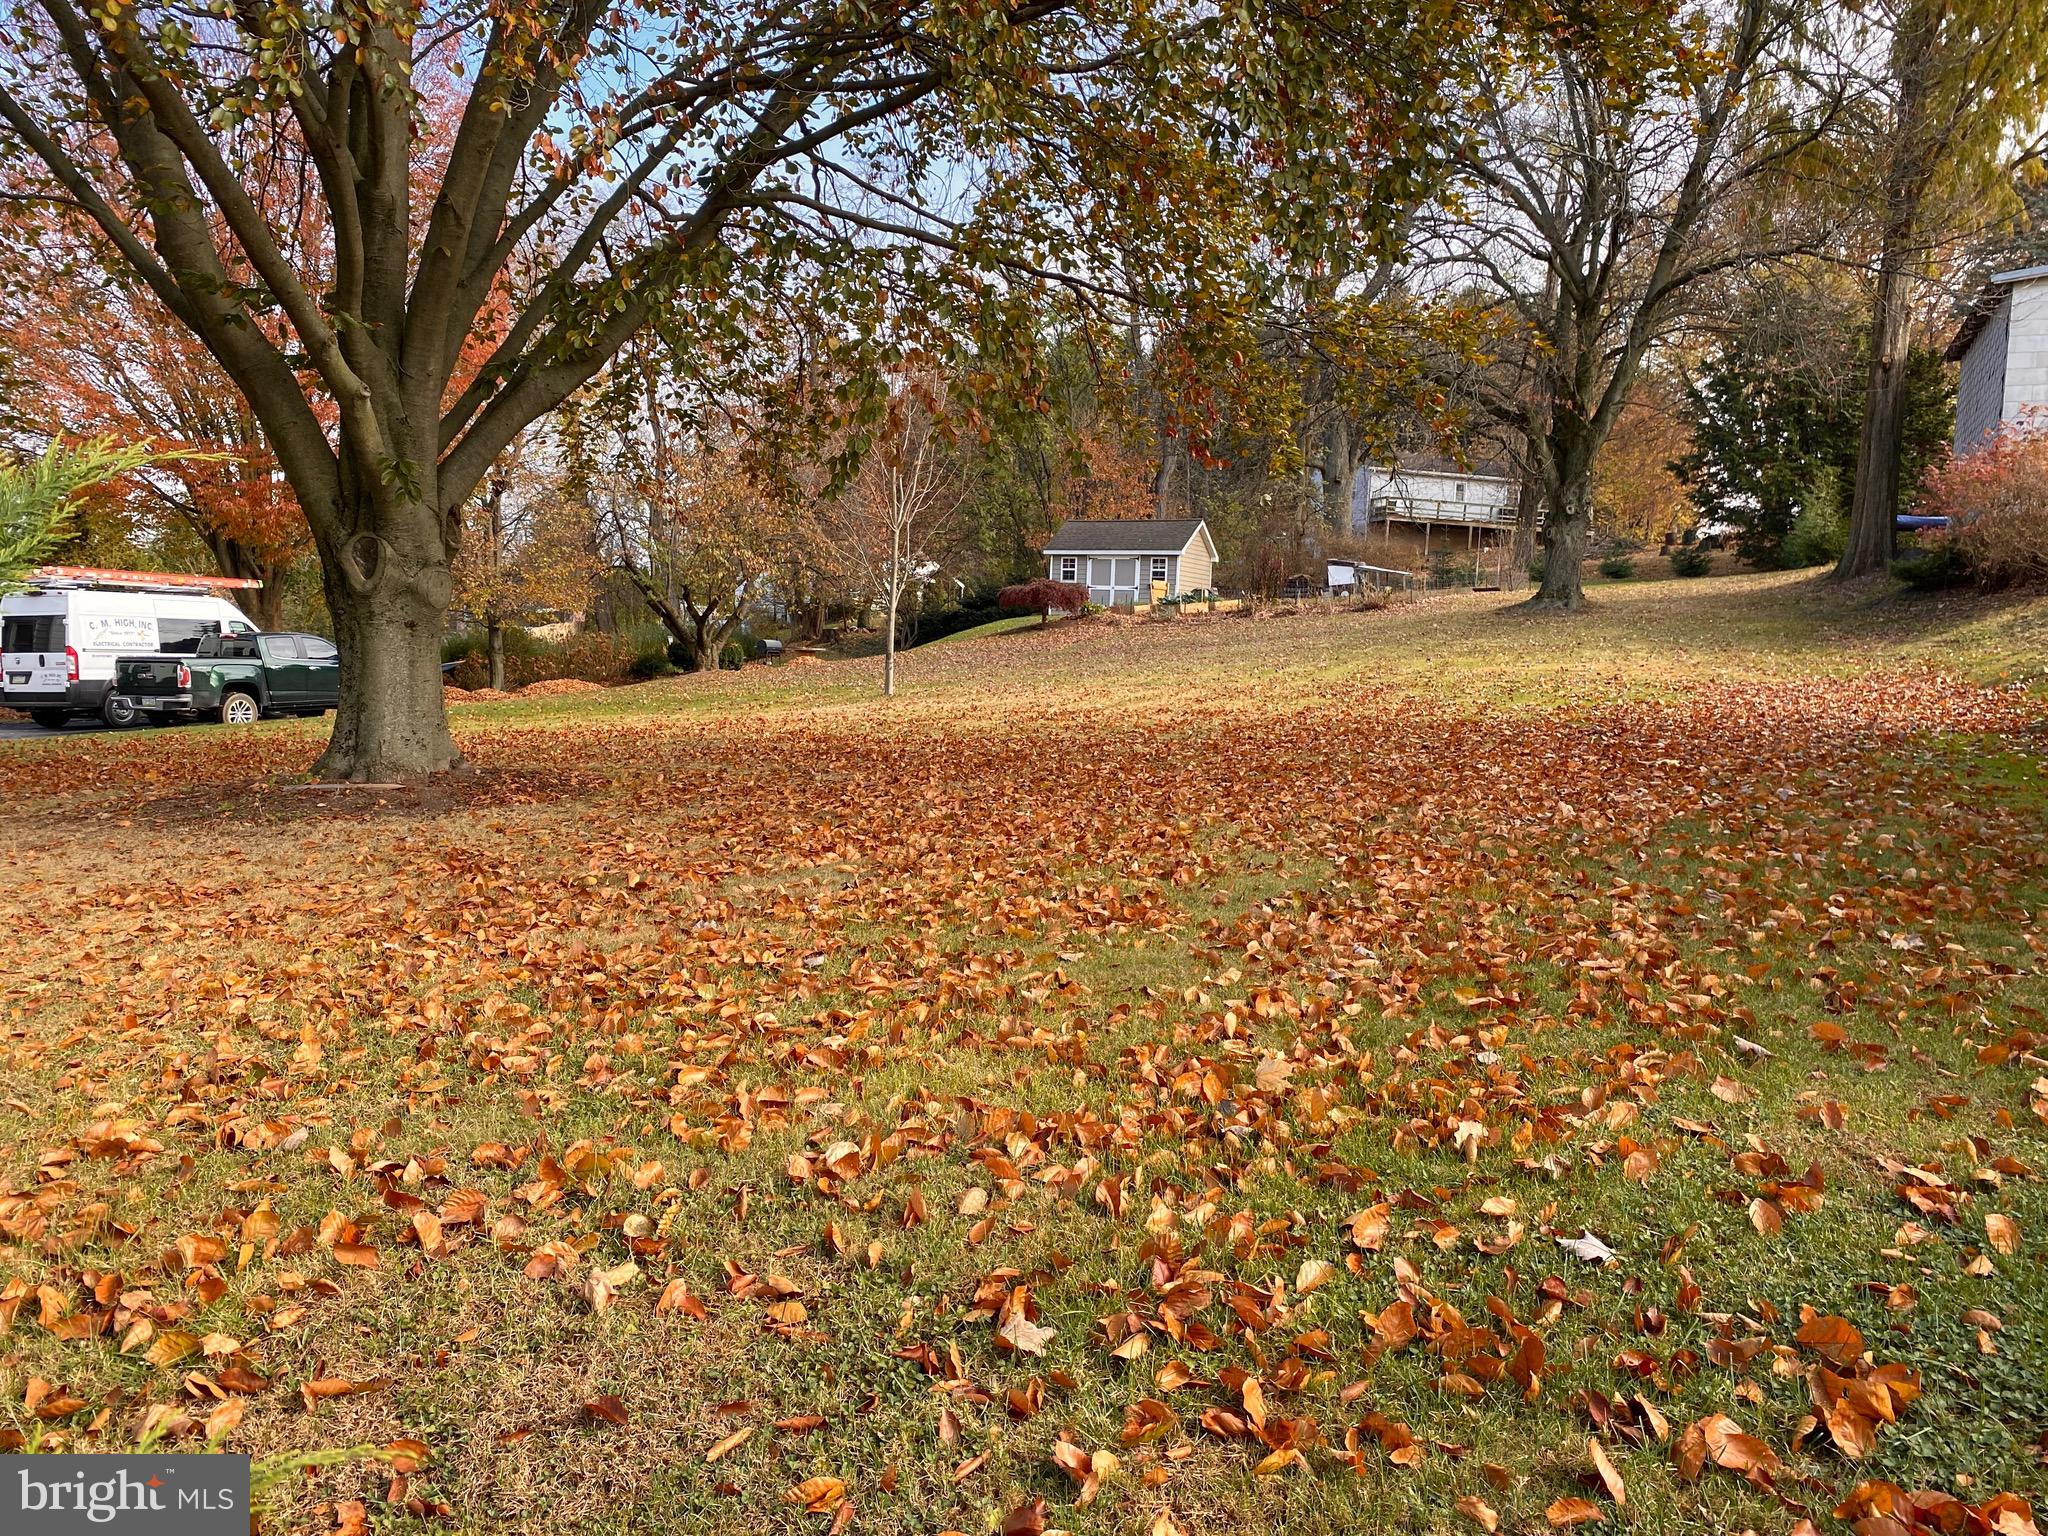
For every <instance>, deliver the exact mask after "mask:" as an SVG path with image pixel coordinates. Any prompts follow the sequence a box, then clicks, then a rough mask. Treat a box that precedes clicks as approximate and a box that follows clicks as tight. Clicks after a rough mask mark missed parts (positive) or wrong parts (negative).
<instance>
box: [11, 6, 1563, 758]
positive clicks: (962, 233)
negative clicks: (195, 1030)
mask: <svg viewBox="0 0 2048 1536" xmlns="http://www.w3.org/2000/svg"><path fill="white" fill-rule="evenodd" d="M1550 16H1551V13H1550V12H1548V11H1547V10H1543V9H1541V8H1536V7H1529V8H1527V10H1526V11H1524V10H1523V9H1522V8H1521V0H1502V3H1501V5H1500V8H1499V9H1496V10H1483V9H1476V8H1469V7H1464V6H1460V5H1458V4H1455V3H1453V0H1402V3H1400V4H1397V5H1394V6H1392V7H1372V8H1367V7H1363V6H1350V5H1346V6H1337V7H1324V6H1311V5H1307V4H1302V3H1297V0H1258V3H1253V4H1248V5H1245V6H1237V7H1228V8H1213V7H1207V6H1200V5H1193V4H1169V5H1165V6H1155V5H1149V4H1129V3H1125V4H1115V5H1109V6H1096V5H1085V6H1084V5H1080V4H1076V3H1065V0H1031V3H1023V4H1016V5H1007V6H995V7H989V6H983V5H979V4H955V3H948V0H912V3H875V0H851V3H840V4H834V5H829V6H823V7H815V8H805V9H802V10H798V11H791V10H788V9H786V8H783V7H781V6H777V5H770V4H766V3H761V0H753V3H748V4H743V5H738V6H727V7H719V8H716V9H714V10H704V9H701V8H696V7H670V6H666V5H647V6H635V7H630V8H612V7H608V6H603V5H598V4H595V3H591V0H559V3H540V0H517V3H510V4H506V5H501V6H497V7H493V8H489V9H484V10H479V9H476V8H473V7H469V6H464V5H455V4H449V3H446V0H400V3H396V4H385V3H377V4H366V3H361V0H345V3H343V4H342V5H340V6H338V7H335V8H329V7H326V6H314V5H312V4H310V3H309V0H282V3H280V4H276V5H271V6H266V7H262V8H252V7H212V6H201V5H197V4H191V3H187V0H140V3H136V4H123V5H116V4H111V3H105V0H100V3H97V4H90V3H88V4H81V3H80V0H23V3H22V4H21V5H20V6H19V7H18V9H17V12H16V26H15V28H14V31H13V34H12V35H11V36H10V38H9V39H8V41H7V42H6V43H5V44H4V45H0V125H4V128H5V130H6V132H7V133H8V134H10V135H11V136H12V137H13V138H14V139H16V140H17V141H18V142H19V143H20V144H21V145H23V146H25V147H26V148H27V149H28V150H29V151H30V152H31V154H32V157H33V163H34V165H35V166H36V168H37V169H36V171H35V173H34V174H28V173H27V172H26V171H24V170H22V169H21V168H17V169H16V171H15V172H14V173H13V174H14V175H15V176H16V178H17V179H18V180H20V181H21V182H22V185H20V186H19V187H17V188H16V189H15V190H16V191H17V193H19V194H22V195H31V196H47V197H50V198H53V199H57V200H60V201H61V202H64V203H68V204H69V205H71V206H73V207H75V208H76V209H77V210H78V211H79V212H80V213H82V214H83V215H84V216H86V217H88V218H90V219H91V220H92V222H93V223H94V224H95V225H96V226H97V228H98V230H99V232H100V234H101V235H102V236H103V238H104V240H105V241H106V242H107V245H108V246H109V248H110V249H112V250H113V251H115V252H117V253H118V257H119V260H120V261H121V262H122V263H123V264H124V265H125V266H126V267H127V268H128V269H129V270H130V271H131V272H132V273H133V274H134V276H135V277H136V278H137V279H139V281H140V282H142V283H143V284H145V285H146V286H147V287H148V288H149V290H150V291H151V292H152V293H153V294H154V295H155V296H156V297H157V298H158V299H159V300H160V301H161V302H162V303H163V305H164V306H165V307H166V308H167V309H168V310H169V311H170V313H171V314H172V315H174V316H175V317H176V319H177V320H178V321H179V323H180V324H182V325H183V326H185V327H186V328H188V329H189V330H190V331H191V332H192V333H193V334H194V335H196V336H197V337H198V338H199V339H200V341H201V342H202V343H203V344H204V345H205V346H206V348H207V349H208V350H209V351H210V352H211V353H212V354H213V355H214V357H215V358H216V359H217V360H218V361H219V363H220V365H221V367H222V368H223V369H224V370H225V371H226V373H227V375H228V377H229V378H231V379H232V380H233V381H234V383H235V385H236V387H237V388H238V389H239V390H240V391H241V393H242V395H243V397H244V398H245V399H246V400H247V401H248V403H249V405H250V407H251V409H252V410H253V412H254V413H255V415H256V418H257V420H258V422H259V424H260V426H261V429H262V431H263V434H264V437H265V439H266V440H267V442H268V444H269V446H270V448H271V451H272V452H274V453H275V455H276V457H277V462H278V464H279V466H280V468H281V470H282V472H283V473H284V475H285V476H286V477H287V479H288V480H289V482H290V484H291V487H292V489H293V490H294V491H295V493H296V494H297V497H298V500H299V502H300V503H301V505H302V506H303V507H304V509H305V513H306V516H307V518H308V520H309V522H310V524H311V527H312V531H313V534H314V537H315V540H316V543H317V546H318V550H319V554H320V558H321V562H322V568H323V573H324V582H325V588H326V594H327V598H328V602H329V606H330V608H331V610H332V612H333V615H334V621H335V626H336V631H337V636H338V638H339V639H340V640H341V642H342V651H343V656H344V666H343V702H342V708H341V711H340V713H339V717H338V720H337V724H336V730H335V736H334V740H333V742H332V743H331V744H330V747H329V751H328V753H327V755H326V758H325V759H324V761H323V765H322V766H323V769H324V770H325V771H327V772H329V773H332V774H337V775H354V776H358V777H360V776H364V775H367V774H386V773H407V772H420V771H428V770H433V769H437V768H442V767H447V766H449V765H451V764H452V763H453V762H454V761H455V756H456V755H455V751H454V748H453V745H452V743H451V742H450V740H449V738H448V735H447V730H446V724H445V719H444V717H443V715H442V712H441V706H440V698H439V692H438V687H439V680H438V672H437V669H436V667H435V652H434V648H433V646H432V644H431V643H430V638H431V634H432V633H434V632H437V631H438V628H439V625H440V622H441V619H442V616H443V615H444V614H445V612H446V609H447V605H448V602H449V597H450V575H449V570H450V563H451V560H452V557H453V555H454V552H455V549H456V547H457V545H458V543H459V539H460V521H461V520H460V517H459V512H460V509H461V508H462V506H463V505H464V503H465V502H466V500H467V499H468V497H469V496H470V495H471V493H472V492H473V491H474V490H475V488H476V487H477V486H478V484H479V483H480V482H481V481H482V479H483V477H484V475H485V474H486V472H487V471H488V469H489V467H490V465H491V464H492V462H493V461H494V460H495V459H496V458H497V456H498V455H499V454H500V453H501V452H503V451H504V450H505V449H506V447H507V446H508V445H509V444H511V443H512V442H513V441H514V439H515V438H516V437H517V435H518V434H519V433H520V432H521V431H522V430H524V429H525V428H526V427H527V426H529V425H530V424H531V423H533V422H534V421H535V420H536V419H538V418H539V417H541V416H542V415H544V414H546V413H548V412H549V411H551V410H553V409H555V408H556V407H557V406H559V405H560V404H561V403H562V402H563V401H564V400H566V399H567V398H568V397H569V396H570V395H571V394H572V393H573V392H574V391H575V390H577V389H578V388H580V387H581V386H582V385H584V384H585V383H586V382H588V381H589V380H590V379H591V378H592V377H593V376H594V375H595V374H596V373H597V372H598V371H599V370H600V369H602V368H603V367H604V365H605V364H606V363H607V361H608V360H609V359H610V358H611V357H612V356H613V355H615V354H616V353H617V352H618V350H619V349H620V348H621V347H622V346H623V345H624V344H625V342H626V341H627V340H628V339H629V338H630V337H632V336H633V335H634V334H635V333H636V332H638V331H639V330H641V329H642V328H643V327H644V326H646V325H647V324H648V323H649V322H650V320H652V319H653V318H655V317H656V316H657V315H666V316H667V317H668V318H669V321H670V323H672V324H673V325H675V326H677V327H679V328H680V329H681V330H682V331H683V332H684V333H686V334H687V336H688V338H689V341H690V343H691V345H690V356H691V358H692V361H693V367H694V369H695V371H696V373H697V375H698V376H699V378H700V379H701V380H702V382H703V384H704V385H705V387H706V389H707V390H719V389H741V390H752V391H756V392H760V393H764V394H769V395H772V394H774V392H775V391H776V390H777V389H779V388H781V387H782V384H783V381H785V380H787V379H789V378H791V377H793V376H796V375H798V374H801V373H803V372H806V371H807V370H809V369H811V368H813V367H822V368H824V369H825V371H826V372H827V373H828V374H829V376H830V377H831V380H832V382H831V386H830V387H831V391H832V398H833V400H834V403H835V406H836V408H837V410H838V412H839V414H840V415H841V416H842V417H843V418H844V420H845V421H846V422H849V423H851V424H852V426H853V427H854V428H855V430H854V431H853V432H852V433H851V434H850V435H848V436H847V437H846V438H845V442H846V444H847V448H848V451H849V452H850V453H853V454H858V453H859V452H861V451H863V450H864V449H865V447H866V438H865V436H864V429H871V428H872V427H873V425H874V424H875V423H876V422H877V421H878V420H879V419H880V415H881V412H882V409H883V400H884V397H885V395H886V390H885V389H884V388H883V387H882V386H881V384H880V383H879V382H878V381H880V380H881V379H882V378H884V377H885V376H886V375H887V374H888V372H889V371H890V369H891V368H893V367H894V366H896V365H897V364H898V363H900V362H901V360H902V359H903V358H905V357H907V356H909V355H912V354H913V353H922V354H926V355H931V356H937V357H967V356H972V357H975V358H980V359H989V358H996V359H1001V360H1002V366H1001V369H1000V374H1001V376H1000V377H998V376H996V374H994V373H991V374H986V375H984V376H983V377H982V378H980V379H978V380H977V379H973V378H970V379H969V380H967V381H966V382H967V383H968V384H969V386H970V389H971V388H972V386H974V385H976V384H979V385H980V386H981V389H982V392H983V393H984V394H987V395H991V396H993V395H997V394H1000V395H1001V396H1002V397H1003V398H1005V399H1007V400H1013V401H1022V402H1024V403H1026V404H1027V405H1028V403H1029V402H1030V400H1031V399H1032V397H1033V390H1034V384H1035V376H1036V369H1037V359H1036V353H1035V348H1034V346H1033V341H1034V339H1035V338H1036V337H1038V336H1039V335H1041V334H1043V329H1044V321H1045V318H1046V315H1047V313H1048V311H1049V309H1057V308H1063V309H1065V310H1066V311H1068V312H1070V313H1072V314H1073V315H1074V316H1076V317H1077V319H1078V320H1080V321H1082V322H1086V321H1087V319H1088V318H1089V317H1090V316H1092V315H1095V314H1098V313H1099V312H1100V311H1101V309H1102V308H1103V306H1104V305H1105V304H1107V303H1108V302H1109V301H1111V300H1114V302H1115V306H1116V309H1117V314H1118V317H1119V322H1120V323H1121V321H1122V319H1123V318H1124V317H1125V316H1126V315H1127V314H1128V313H1129V310H1130V308H1131V306H1133V305H1135V306H1136V307H1137V309H1138V310H1139V312H1140V313H1142V314H1143V315H1145V316H1147V317H1148V320H1147V323H1148V324H1151V325H1153V326H1155V327H1156V328H1158V329H1159V330H1160V331H1161V333H1162V334H1163V333H1165V332H1167V331H1173V332H1174V333H1175V334H1176V335H1179V336H1180V337H1182V339H1183V340H1184V341H1186V342H1187V343H1188V344H1189V345H1200V344H1210V343H1214V342H1216V341H1219V340H1228V339H1229V332H1230V330H1231V326H1232V317H1233V316H1242V315H1244V314H1246V313H1249V312H1250V311H1251V308H1252V306H1251V305H1250V304H1249V303H1248V302H1247V299H1248V297H1249V294H1250V292H1251V291H1252V290H1255V289H1256V288H1258V287H1259V285H1260V284H1261V283H1262V282H1263V281H1264V277H1263V274H1264V273H1265V271H1266V270H1267V269H1268V267H1269V266H1270V265H1271V262H1270V260H1269V258H1270V257H1271V256H1272V255H1273V253H1276V252H1284V253H1286V256H1287V261H1288V262H1293V261H1295V260H1297V259H1307V260H1313V259H1317V258H1319V257H1327V255H1328V254H1329V253H1330V252H1332V251H1335V250H1339V249H1342V250H1346V251H1350V252H1356V251H1359V250H1371V249H1374V248H1383V247H1385V245H1386V244H1387V242H1388V241H1389V239H1390V237H1391V230H1390V229H1389V228H1388V225H1387V220H1386V219H1385V217H1384V216H1383V214H1382V213H1381V212H1380V210H1382V209H1385V208H1389V207H1398V206H1404V205H1406V204H1407V203H1410V202H1412V201H1413V199H1414V197H1415V195H1416V190H1417V189H1418V188H1419V187H1421V186H1422V185H1424V184H1425V183H1426V182H1427V179H1428V177H1429V175H1430V172H1431V170H1432V165H1433V157H1434V153H1435V151H1436V150H1437V148H1438V147H1439V146H1438V142H1437V141H1438V139H1439V138H1440V136H1441V132H1442V129H1441V121H1442V118H1443V112H1442V109H1443V107H1444V105H1445V103H1446V101H1447V99H1448V92H1449V89H1450V85H1451V83H1452V82H1453V81H1454V80H1455V79H1456V77H1457V74H1458V71H1459V70H1460V68H1461V67H1462V66H1461V61H1463V60H1465V59H1466V58H1467V57H1468V56H1469V55H1470V54H1471V53H1472V52H1473V51H1474V50H1476V49H1478V48H1480V47H1481V46H1482V45H1485V46H1493V45H1496V44H1498V43H1499V42H1500V40H1501V38H1502V36H1503V35H1506V34H1512V33H1516V32H1517V31H1518V30H1528V29H1533V28H1535V27H1536V26H1539V25H1545V24H1548V19H1549V17H1550ZM807 398H808V399H809V400H810V401H811V402H812V403H813V404H815V402H816V401H817V400H819V399H820V398H821V397H820V396H819V395H818V394H816V393H813V394H811V395H809V396H808V397H807Z"/></svg>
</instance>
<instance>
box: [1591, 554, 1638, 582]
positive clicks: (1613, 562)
mask: <svg viewBox="0 0 2048 1536" xmlns="http://www.w3.org/2000/svg"><path fill="white" fill-rule="evenodd" d="M1635 573H1636V560H1635V556H1634V555H1609V556H1608V557H1607V558H1606V559H1605V560H1602V561H1601V562H1600V574H1601V575H1602V576H1605V577H1606V578H1607V579H1608V580H1609V581H1627V580H1628V579H1629V577H1631V576H1633V575H1635Z"/></svg>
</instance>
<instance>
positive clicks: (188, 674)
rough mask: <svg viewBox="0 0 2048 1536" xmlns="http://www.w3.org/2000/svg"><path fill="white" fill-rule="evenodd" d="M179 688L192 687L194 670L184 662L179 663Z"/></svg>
mask: <svg viewBox="0 0 2048 1536" xmlns="http://www.w3.org/2000/svg"><path fill="white" fill-rule="evenodd" d="M178 686H179V687H180V688H190V687H191V686H192V669H191V668H190V667H188V666H186V665H185V663H183V662H182V661H181V662H179V663H178Z"/></svg>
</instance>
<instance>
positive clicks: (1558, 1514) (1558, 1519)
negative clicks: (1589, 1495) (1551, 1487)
mask: <svg viewBox="0 0 2048 1536" xmlns="http://www.w3.org/2000/svg"><path fill="white" fill-rule="evenodd" d="M1543 1518H1544V1519H1545V1520H1547V1521H1548V1522H1549V1523H1550V1524H1551V1525H1553V1526H1557V1527H1560V1528H1563V1527H1568V1526H1574V1525H1584V1524H1585V1523H1586V1522H1587V1521H1589V1520H1598V1519H1599V1518H1600V1506H1599V1505H1598V1504H1595V1503H1594V1502H1593V1501H1592V1500H1591V1499H1580V1498H1570V1497H1567V1498H1558V1499H1552V1500H1551V1501H1550V1504H1549V1507H1548V1508H1546V1509H1545V1510H1544V1511H1543Z"/></svg>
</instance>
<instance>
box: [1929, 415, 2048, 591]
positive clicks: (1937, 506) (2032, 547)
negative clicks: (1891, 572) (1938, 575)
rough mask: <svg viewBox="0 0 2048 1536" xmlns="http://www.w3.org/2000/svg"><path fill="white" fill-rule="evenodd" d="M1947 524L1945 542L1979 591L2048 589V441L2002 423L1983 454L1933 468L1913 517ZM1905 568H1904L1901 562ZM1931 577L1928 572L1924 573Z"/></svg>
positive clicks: (1977, 451)
mask: <svg viewBox="0 0 2048 1536" xmlns="http://www.w3.org/2000/svg"><path fill="white" fill-rule="evenodd" d="M1915 510H1917V511H1920V512H1925V513H1929V514H1931V515H1934V516H1938V517H1946V518H1948V519H1949V537H1948V538H1947V539H1945V540H1941V541H1939V542H1938V543H1936V544H1931V545H1930V546H1929V548H1928V553H1929V554H1930V555H1931V554H1933V553H1934V551H1935V550H1936V549H1938V548H1940V547H1941V545H1942V544H1947V543H1953V544H1954V546H1955V553H1954V554H1952V555H1946V556H1944V557H1943V558H1944V559H1946V560H1951V561H1955V560H1960V561H1961V562H1962V563H1963V564H1965V565H1967V566H1968V567H1969V570H1970V572H1971V575H1972V577H1973V578H1974V579H1975V581H1976V583H1977V585H1978V586H1980V587H1984V588H1986V589H1994V588H1998V587H2013V586H2036V585H2042V584H2048V436H2043V435H2042V433H2041V432H2040V430H2039V429H2038V427H2037V428H2036V429H2034V430H2031V431H2029V430H2023V429H2021V428H2020V427H2018V426H2016V425H2014V424H2011V423H2008V424H2007V425H2006V426H2005V427H2003V428H2001V429H2000V431H1999V433H1998V435H1997V436H1996V437H1994V438H1992V439H1991V440H1990V441H1989V442H1988V443H1985V444H1983V445H1982V446H1981V447H1977V448H1973V449H1971V450H1970V451H1969V452H1968V453H1966V454H1963V455H1961V456H1960V457H1956V458H1951V459H1950V460H1948V462H1947V463H1945V464H1942V465H1939V466H1938V467H1937V468H1935V469H1934V470H1933V471H1932V472H1931V473H1930V474H1929V475H1928V477H1927V479H1926V481H1925V482H1924V483H1923V484H1922V487H1921V495H1920V502H1919V505H1918V506H1917V508H1916V509H1915ZM1901 563H1904V562H1901ZM1930 569H1931V568H1930Z"/></svg>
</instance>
